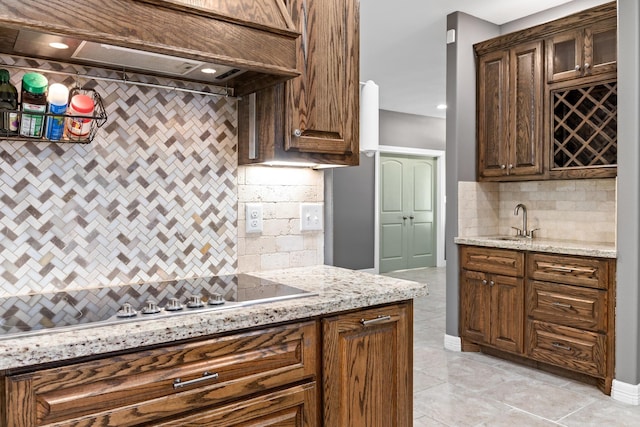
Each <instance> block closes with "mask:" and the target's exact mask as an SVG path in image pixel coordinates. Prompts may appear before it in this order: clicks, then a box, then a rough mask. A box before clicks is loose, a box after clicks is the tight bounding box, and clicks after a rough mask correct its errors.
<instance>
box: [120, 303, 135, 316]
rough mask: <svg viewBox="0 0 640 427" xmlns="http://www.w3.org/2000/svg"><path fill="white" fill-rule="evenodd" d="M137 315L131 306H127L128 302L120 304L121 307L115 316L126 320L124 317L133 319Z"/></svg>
mask: <svg viewBox="0 0 640 427" xmlns="http://www.w3.org/2000/svg"><path fill="white" fill-rule="evenodd" d="M137 314H138V312H137V311H135V310H134V309H133V307H132V306H131V304H129V303H128V302H125V303H124V304H122V307H121V308H120V310H119V311H118V313H117V314H116V316H118V317H125V318H126V317H134V316H135V315H137Z"/></svg>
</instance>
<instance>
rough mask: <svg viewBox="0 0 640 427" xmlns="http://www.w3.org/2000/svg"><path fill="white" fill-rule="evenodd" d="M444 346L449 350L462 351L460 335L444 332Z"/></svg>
mask: <svg viewBox="0 0 640 427" xmlns="http://www.w3.org/2000/svg"><path fill="white" fill-rule="evenodd" d="M444 348H445V349H446V350H451V351H462V340H461V339H460V337H454V336H453V335H447V334H444Z"/></svg>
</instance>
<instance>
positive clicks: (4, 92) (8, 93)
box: [0, 70, 18, 135]
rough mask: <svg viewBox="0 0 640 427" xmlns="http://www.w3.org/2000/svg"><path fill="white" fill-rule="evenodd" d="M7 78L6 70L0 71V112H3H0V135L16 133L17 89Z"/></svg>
mask: <svg viewBox="0 0 640 427" xmlns="http://www.w3.org/2000/svg"><path fill="white" fill-rule="evenodd" d="M9 77H10V76H9V72H8V71H7V70H0V110H5V111H2V112H0V135H15V134H17V133H18V113H17V112H16V111H17V110H18V89H16V87H15V86H14V85H12V84H11V81H10V79H9ZM7 110H13V111H7Z"/></svg>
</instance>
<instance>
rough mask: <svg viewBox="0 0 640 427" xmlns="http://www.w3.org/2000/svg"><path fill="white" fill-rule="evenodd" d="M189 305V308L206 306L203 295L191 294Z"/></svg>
mask: <svg viewBox="0 0 640 427" xmlns="http://www.w3.org/2000/svg"><path fill="white" fill-rule="evenodd" d="M187 307H189V308H200V307H204V303H203V302H202V295H191V296H190V297H189V302H187Z"/></svg>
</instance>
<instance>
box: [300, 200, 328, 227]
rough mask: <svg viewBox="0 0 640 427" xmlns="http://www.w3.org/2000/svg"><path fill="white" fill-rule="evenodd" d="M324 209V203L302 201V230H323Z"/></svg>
mask: <svg viewBox="0 0 640 427" xmlns="http://www.w3.org/2000/svg"><path fill="white" fill-rule="evenodd" d="M322 209H323V205H322V203H301V204H300V231H321V230H322Z"/></svg>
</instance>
